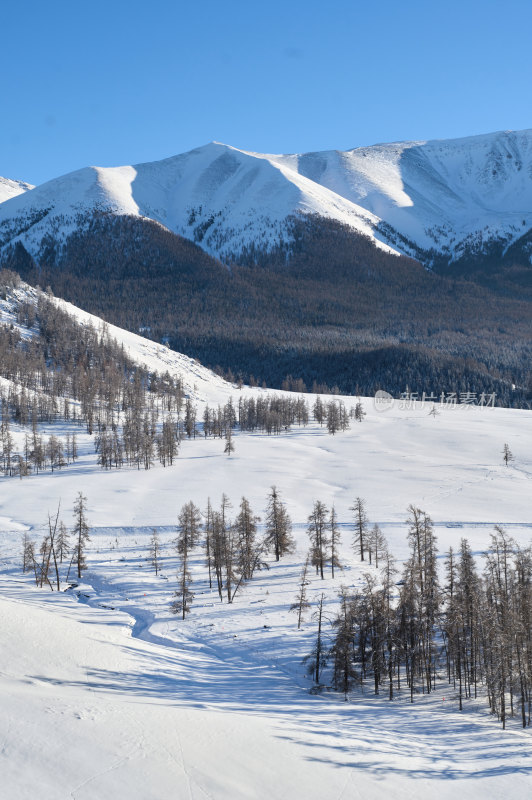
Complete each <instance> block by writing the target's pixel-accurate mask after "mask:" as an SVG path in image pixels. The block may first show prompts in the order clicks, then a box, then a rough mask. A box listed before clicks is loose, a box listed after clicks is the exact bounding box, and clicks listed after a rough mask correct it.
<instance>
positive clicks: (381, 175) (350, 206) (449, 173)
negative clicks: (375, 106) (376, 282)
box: [0, 130, 532, 260]
mask: <svg viewBox="0 0 532 800" xmlns="http://www.w3.org/2000/svg"><path fill="white" fill-rule="evenodd" d="M97 210H99V211H108V212H111V213H114V214H131V215H134V216H141V217H146V218H149V219H152V220H156V221H157V222H159V223H161V224H163V225H164V226H166V227H167V228H168V229H169V230H171V231H173V232H175V233H178V234H180V235H183V236H185V237H187V238H190V239H192V240H194V241H196V242H198V244H200V246H201V247H203V248H204V249H205V250H206V251H207V252H209V253H210V254H212V255H214V256H217V257H219V258H221V259H226V260H227V259H230V257H231V255H232V254H240V253H241V252H242V251H243V250H244V249H245V248H246V247H250V246H255V247H265V248H266V249H268V248H271V247H272V246H274V245H275V244H276V243H278V242H279V239H280V238H283V237H285V238H286V236H287V234H286V220H287V217H288V216H290V215H293V214H298V213H301V214H317V215H319V216H322V217H326V218H330V219H335V220H339V221H341V222H342V223H345V224H347V225H349V226H350V227H351V228H352V229H353V230H355V231H357V232H359V233H362V234H364V235H367V236H370V237H371V238H373V239H374V240H375V242H376V243H377V246H379V247H381V248H384V249H386V250H389V251H400V252H405V253H407V254H415V253H416V247H418V248H423V249H425V250H429V249H431V248H433V249H434V250H436V251H438V252H441V253H444V254H446V255H447V256H449V257H457V256H458V255H459V254H460V253H461V252H462V250H463V248H464V246H465V245H466V244H467V243H469V244H475V245H479V244H480V243H482V242H489V241H490V240H493V239H497V240H499V239H502V240H503V241H504V243H505V246H508V245H509V244H511V242H512V241H514V240H516V239H518V238H519V237H521V236H522V235H523V234H525V233H526V232H527V231H528V230H529V229H530V228H531V227H532V130H525V131H517V132H515V131H504V132H498V133H492V134H485V135H482V136H473V137H467V138H462V139H453V140H434V141H419V142H398V143H392V144H380V145H374V146H371V147H359V148H355V149H353V150H348V151H339V150H333V151H327V152H318V153H306V154H296V155H271V154H269V155H268V154H262V153H254V152H249V151H246V150H239V149H237V148H235V147H231V146H229V145H224V144H220V143H218V142H212V143H211V144H208V145H206V146H204V147H199V148H197V149H195V150H191V151H190V152H188V153H184V154H182V155H178V156H174V157H172V158H168V159H165V160H163V161H156V162H152V163H145V164H137V165H135V166H125V167H113V168H109V167H87V168H85V169H81V170H78V171H76V172H72V173H70V174H68V175H64V176H62V177H59V178H56V179H54V180H52V181H49V182H48V183H45V184H42V185H41V186H38V187H36V188H35V189H33V190H32V191H31V192H26V193H25V194H24V195H22V196H19V197H14V198H11V199H10V200H6V201H5V203H2V205H1V206H0V229H2V230H3V234H4V236H6V235H7V239H9V241H12V242H14V241H16V240H17V239H20V240H21V241H22V242H23V243H24V245H25V246H26V247H27V249H28V250H29V251H30V252H31V253H32V254H33V255H34V256H38V253H39V248H40V244H41V241H42V238H43V236H44V235H45V234H47V233H52V234H53V235H54V236H55V237H56V238H58V239H59V240H60V241H61V240H64V239H65V238H66V237H67V236H68V235H69V233H71V232H72V230H74V229H75V228H77V227H80V226H82V225H83V224H84V221H86V217H87V214H90V213H91V212H93V211H97ZM381 223H385V225H384V226H383V225H381ZM388 226H389V227H388ZM390 228H391V229H393V230H391V229H390ZM401 237H403V238H401ZM7 239H6V240H7Z"/></svg>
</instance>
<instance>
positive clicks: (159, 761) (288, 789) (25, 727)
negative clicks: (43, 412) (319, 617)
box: [0, 287, 532, 800]
mask: <svg viewBox="0 0 532 800" xmlns="http://www.w3.org/2000/svg"><path fill="white" fill-rule="evenodd" d="M23 298H25V299H26V300H30V301H33V298H35V294H34V293H33V292H32V290H28V289H26V288H24V287H22V288H21V289H20V290H19V295H18V300H19V301H20V300H21V299H23ZM54 302H55V303H56V304H57V305H58V306H59V307H61V308H63V309H66V310H68V312H69V313H70V314H72V315H74V316H75V317H76V319H77V320H78V321H79V322H80V323H81V324H83V325H86V324H88V323H89V322H90V323H92V324H93V325H94V326H95V327H96V329H101V323H100V322H99V321H98V320H97V319H95V318H91V317H90V315H88V314H85V313H84V312H81V311H80V310H78V309H75V308H74V307H73V306H69V305H68V304H64V303H62V301H60V300H54ZM2 321H3V322H4V323H7V324H8V325H12V326H13V327H17V326H18V327H19V328H20V330H21V332H22V334H23V335H24V336H25V337H27V338H29V339H31V337H32V336H33V333H32V330H28V329H27V328H25V327H24V326H23V325H20V323H19V322H18V321H17V315H16V313H15V311H14V310H13V306H12V304H11V305H10V301H9V300H8V301H5V302H3V303H2ZM108 333H109V335H110V336H112V337H113V338H114V339H116V341H117V342H118V343H119V344H123V345H124V348H125V350H126V352H127V353H128V355H129V356H130V358H132V359H133V360H134V361H136V362H137V363H141V364H146V365H147V366H148V368H149V369H150V370H151V371H158V372H160V373H162V372H165V371H168V372H169V373H170V374H171V375H174V376H179V377H180V378H181V380H182V382H183V385H184V387H185V389H186V392H187V394H188V395H189V397H191V398H193V400H194V402H195V403H196V404H197V406H198V409H199V414H198V419H201V410H202V409H204V408H205V406H206V405H207V404H208V405H209V406H211V407H212V406H214V405H216V404H225V403H227V401H228V400H229V398H232V399H233V404H234V406H235V407H238V402H239V399H240V398H256V399H257V398H265V397H267V396H268V395H269V394H270V393H269V392H268V390H264V389H259V388H251V387H242V388H241V389H239V388H238V387H237V386H235V385H232V384H229V383H227V382H226V381H223V380H222V379H221V378H219V377H217V376H215V375H213V374H212V373H210V372H209V371H208V370H206V369H205V368H203V367H202V366H201V365H199V364H198V363H197V362H195V361H193V360H192V359H189V358H187V357H186V356H183V355H180V354H177V353H173V352H172V351H170V350H169V349H168V348H166V347H164V346H161V345H158V344H156V343H154V342H150V341H148V340H145V339H142V337H140V336H136V335H135V334H131V333H127V332H124V331H121V330H120V329H118V328H114V327H112V326H108ZM5 387H6V381H5V379H4V382H3V388H4V389H5ZM278 394H279V393H278ZM286 396H287V397H288V396H289V395H288V394H287V395H286ZM292 397H293V395H292ZM306 399H307V400H308V402H309V404H310V405H312V404H313V403H314V401H315V398H314V397H312V396H310V395H309V396H307V397H306ZM326 399H327V398H324V400H326ZM338 399H339V400H342V401H343V402H344V403H345V404H346V406H347V407H348V408H349V407H350V406H352V405H353V404H354V403H355V402H356V398H351V397H345V398H338ZM361 403H362V406H363V410H364V411H365V414H366V415H365V417H363V419H362V420H361V421H360V422H358V421H356V420H354V419H353V420H351V423H350V427H349V429H347V430H344V431H338V432H337V433H336V434H335V435H330V434H329V433H328V432H327V427H326V426H325V425H320V424H319V422H317V421H316V420H315V419H310V420H309V422H308V424H307V425H301V426H298V425H294V426H291V427H290V428H289V429H288V430H286V431H283V432H282V433H280V434H279V435H268V434H267V433H263V432H254V433H251V432H242V431H239V430H238V428H236V429H235V432H234V439H233V442H234V447H235V450H234V452H233V453H232V454H230V455H229V456H228V455H227V454H225V453H224V440H223V439H220V438H218V437H213V436H209V437H207V438H205V437H203V436H202V435H201V426H198V434H197V436H196V438H184V439H183V440H182V442H181V444H180V450H179V455H178V457H177V458H176V459H175V461H174V463H173V465H171V466H167V467H162V466H161V465H159V464H157V463H154V464H153V465H152V466H151V468H150V469H148V470H145V469H137V468H134V467H127V466H124V467H122V468H121V469H110V470H103V469H101V467H100V466H99V464H98V456H97V454H96V453H95V447H94V442H95V437H94V435H89V434H88V433H87V432H86V426H85V424H84V423H82V422H80V421H75V420H70V421H65V420H63V421H56V422H49V423H42V424H40V426H39V430H40V432H41V433H42V434H43V435H45V436H49V435H51V434H54V435H56V436H57V437H60V438H64V437H65V436H66V435H67V433H69V434H71V435H72V434H73V433H76V435H77V440H78V457H77V459H76V460H75V462H74V463H70V464H69V465H68V466H64V467H63V468H61V469H55V470H54V471H53V472H52V471H51V470H50V469H44V470H43V471H40V472H39V473H38V474H30V475H27V476H24V477H20V478H19V477H17V476H13V477H8V476H4V477H2V478H0V640H1V642H2V663H1V665H0V692H1V694H2V703H1V705H0V741H1V742H2V746H1V748H0V759H1V776H2V777H1V780H2V784H1V790H2V796H5V797H6V798H15V797H16V798H26V797H28V798H29V797H31V796H33V795H34V794H35V791H36V789H35V787H36V786H38V787H39V794H40V796H42V797H43V798H50V800H55V798H59V797H72V798H76V800H84V799H85V798H86V799H87V800H88V798H91V800H92V799H94V800H101V798H105V797H110V796H114V797H117V798H124V800H126V798H127V799H128V800H129V798H138V800H145V799H146V798H154V799H155V798H156V799H157V800H166V798H174V797H179V798H181V797H189V798H205V797H210V798H216V799H218V798H226V797H227V798H253V797H256V798H266V797H268V798H269V797H271V798H287V797H290V798H318V797H320V798H321V797H324V796H325V797H331V798H335V800H336V798H338V800H340V798H343V800H345V798H355V797H359V796H364V797H371V798H379V797H385V796H388V795H389V794H390V793H393V794H394V796H397V797H401V798H418V797H419V798H421V797H423V798H447V797H449V798H450V797H452V796H455V795H456V793H457V792H459V793H460V794H463V795H465V796H467V797H471V798H479V799H480V798H498V797H500V796H502V795H508V796H511V797H512V798H514V797H515V798H525V797H528V794H529V787H530V781H531V774H532V753H531V748H530V744H531V740H530V729H529V728H527V729H525V730H523V729H522V728H520V720H519V718H518V715H517V714H516V716H515V717H513V718H509V719H508V725H507V729H506V730H505V731H502V730H501V728H500V725H499V723H498V722H497V720H496V718H495V717H493V716H490V714H489V710H488V707H487V704H486V699H485V697H484V695H482V693H481V694H480V695H479V697H478V699H477V700H474V699H473V698H471V699H466V700H465V701H464V710H463V711H462V712H459V711H458V705H457V689H456V687H453V686H452V685H449V684H448V683H447V680H446V678H445V674H443V673H441V674H439V675H438V679H437V682H436V689H435V691H433V692H431V693H430V694H422V693H420V692H419V693H416V697H415V701H414V703H413V704H412V705H411V704H410V702H409V695H408V692H407V690H406V687H403V689H402V690H398V691H397V693H396V696H395V698H394V700H393V701H389V700H387V699H386V693H385V692H383V693H381V695H379V696H378V697H375V696H373V694H372V692H371V690H370V689H368V687H367V686H365V687H364V688H363V690H362V689H360V688H359V687H357V686H354V687H353V688H352V689H351V690H350V691H349V694H348V699H349V702H345V701H344V698H343V695H342V694H341V693H336V692H333V691H332V690H331V689H325V690H324V691H322V692H321V693H320V694H312V693H310V692H309V690H310V689H311V687H312V685H313V682H312V680H311V678H310V677H309V676H308V675H307V674H306V668H305V665H304V664H303V663H302V658H303V657H304V656H305V655H307V654H308V653H309V652H310V650H311V648H312V645H313V642H314V639H315V635H316V621H315V618H314V612H315V610H316V608H317V603H318V601H319V599H320V597H321V596H322V595H323V597H324V603H325V614H326V620H327V621H326V624H325V630H326V636H327V637H328V640H329V639H331V637H332V634H333V629H332V627H331V625H330V621H331V620H332V619H333V618H334V615H335V614H336V612H337V611H338V607H339V594H340V592H341V589H342V587H344V588H345V590H346V591H347V592H353V591H356V590H357V588H358V587H361V586H362V585H363V583H364V581H365V577H364V576H365V574H368V573H369V574H373V575H377V574H378V573H377V570H375V567H370V566H369V565H368V564H367V561H366V562H364V563H362V562H361V561H360V559H359V558H358V556H357V554H356V550H355V549H354V548H353V546H352V540H353V536H354V532H353V527H354V525H353V513H352V511H351V510H350V507H351V506H352V505H353V502H354V500H355V498H356V497H362V498H364V500H365V502H366V507H367V512H368V516H369V519H370V522H371V523H372V524H373V523H374V522H377V523H379V525H380V527H381V529H382V531H383V533H384V534H385V536H386V538H387V540H388V543H389V546H390V549H391V551H392V552H393V553H394V554H395V555H396V556H397V557H398V559H400V561H403V560H404V559H406V558H407V557H408V547H407V541H406V532H407V525H406V519H407V510H406V509H407V506H408V505H409V504H410V503H414V504H415V505H416V506H419V507H420V508H422V509H424V510H425V511H426V512H427V513H429V514H430V515H431V517H432V518H433V520H434V525H435V532H436V535H437V539H438V548H439V553H440V557H439V559H438V560H439V562H440V571H441V572H443V556H444V554H445V552H446V551H447V550H448V548H449V546H451V545H452V546H453V547H454V548H459V546H460V539H461V538H462V537H467V538H468V540H469V542H470V544H471V547H472V550H473V552H474V553H475V555H476V556H477V557H478V558H479V564H481V563H482V553H483V552H484V550H485V549H486V548H487V546H488V544H489V538H490V533H491V532H492V530H493V526H494V525H495V524H499V525H502V526H503V527H504V528H505V529H506V530H507V532H508V533H509V534H510V535H511V536H512V537H513V538H514V539H515V540H516V542H517V543H518V544H520V545H521V546H522V547H526V546H527V545H528V544H529V543H530V540H531V533H532V519H531V517H530V508H529V497H530V485H531V481H532V459H531V456H530V453H531V452H532V412H531V411H526V410H509V409H503V408H492V407H486V406H485V407H480V406H475V405H469V404H461V405H460V404H458V405H450V404H439V403H437V404H436V405H434V404H432V403H424V404H422V403H411V402H405V403H401V401H396V402H395V403H394V404H393V405H391V406H390V407H388V406H386V407H385V410H383V406H376V404H375V402H374V400H373V399H372V398H362V399H361ZM433 408H435V409H436V411H437V413H431V412H432V410H433ZM10 430H11V435H12V437H13V439H14V441H15V445H16V446H20V447H21V446H22V442H23V438H24V430H25V429H24V427H23V426H21V425H20V424H17V423H12V424H11V429H10ZM505 443H506V444H508V445H509V447H510V448H511V451H512V454H513V460H512V461H510V462H509V463H508V464H505V463H504V461H503V457H502V450H503V445H504V444H505ZM272 485H276V486H277V487H278V489H279V492H280V493H281V496H282V499H283V501H285V503H286V508H287V511H288V513H289V515H290V517H291V518H292V521H293V533H294V538H295V544H296V547H295V550H294V552H293V553H291V554H288V555H286V556H284V557H283V558H282V559H281V560H280V561H279V562H276V561H275V560H274V558H273V557H272V556H271V554H270V555H269V556H268V557H267V559H266V560H267V562H268V565H269V569H268V570H261V571H260V572H258V573H256V574H255V576H254V577H253V579H252V580H250V581H247V582H245V583H244V584H243V585H242V587H241V588H240V589H239V591H238V592H237V593H236V594H235V596H234V600H233V602H232V603H231V604H228V603H221V602H220V599H219V597H218V593H217V592H216V590H215V588H214V587H213V588H212V589H211V588H209V582H208V570H207V566H206V563H205V552H204V548H203V546H198V547H197V548H195V549H194V550H193V551H192V555H191V562H190V571H191V576H192V588H193V591H194V598H193V600H192V607H191V611H190V613H189V614H188V615H187V616H186V619H185V620H181V619H180V617H179V616H176V615H175V614H172V613H171V610H170V604H171V602H172V598H173V596H174V593H175V592H176V589H177V578H176V573H177V572H178V555H177V553H176V550H175V546H174V540H175V537H176V524H177V515H178V513H179V510H180V509H181V507H182V506H183V505H184V504H185V503H187V502H189V501H193V502H194V503H195V504H196V505H197V506H198V507H199V508H200V509H202V510H203V509H205V507H206V503H207V499H208V498H210V500H211V502H212V504H213V506H214V507H217V506H218V504H219V502H220V499H221V497H222V494H224V493H225V494H227V495H228V496H229V499H230V500H231V501H232V504H233V508H232V509H230V514H231V516H232V517H234V516H235V515H236V513H237V510H238V505H239V503H240V499H241V497H242V496H245V497H246V498H247V499H248V500H249V502H250V505H251V508H252V510H253V512H254V513H256V514H258V515H260V516H261V517H262V521H261V523H260V524H259V532H260V531H262V530H263V526H264V519H265V511H266V501H267V497H268V493H269V492H270V489H271V486H272ZM80 491H81V492H83V494H84V495H85V496H86V497H87V498H88V507H87V517H88V521H89V524H90V543H89V544H88V548H87V552H86V558H87V568H86V570H84V573H83V576H82V579H81V580H77V579H74V580H73V578H72V573H71V574H70V577H69V580H68V581H67V580H66V577H67V564H66V562H65V564H64V565H62V566H61V567H60V573H61V580H62V584H61V589H62V591H60V592H57V591H54V592H52V591H50V587H46V586H45V587H44V588H37V587H36V586H35V581H34V580H33V576H32V574H31V572H28V573H26V574H23V572H22V540H23V536H24V533H26V534H28V536H29V537H30V538H32V539H33V540H34V541H35V542H36V544H37V545H38V544H39V541H40V539H41V538H42V537H43V535H46V531H47V528H48V514H50V515H51V516H52V518H53V516H54V515H55V513H56V511H57V509H58V506H59V504H60V516H61V518H62V519H63V520H64V521H65V523H66V524H67V525H71V522H72V508H73V504H74V500H75V498H76V496H77V495H78V493H79V492H80ZM316 500H321V501H322V502H323V503H325V504H326V505H327V507H329V508H330V507H331V506H332V505H334V506H335V509H336V512H337V515H338V521H339V529H340V532H341V542H340V545H339V561H340V564H341V568H338V569H337V570H336V574H335V577H334V579H333V578H332V576H331V574H330V569H329V568H327V570H326V574H325V577H324V579H323V580H322V579H321V578H320V577H318V576H315V575H314V574H313V572H314V570H312V571H311V573H310V574H309V585H308V599H309V602H310V604H311V608H310V609H309V611H308V612H307V613H305V615H304V619H303V623H302V625H301V629H298V627H297V617H296V615H295V614H294V613H291V612H290V610H289V609H290V605H291V603H292V602H293V601H294V596H295V595H296V593H297V590H298V584H299V581H300V573H301V568H302V565H303V563H304V561H305V557H306V553H307V550H308V546H309V539H308V535H307V519H308V516H309V514H310V513H311V511H312V506H313V503H314V502H315V501H316ZM154 530H155V531H156V532H157V534H158V536H159V539H160V543H161V554H160V571H159V573H158V574H157V575H156V574H155V571H154V568H153V565H152V563H151V562H150V555H149V548H150V538H151V536H152V535H153V531H154ZM74 584H75V585H74ZM324 683H325V684H326V685H327V684H329V683H330V672H327V669H326V670H325V671H324Z"/></svg>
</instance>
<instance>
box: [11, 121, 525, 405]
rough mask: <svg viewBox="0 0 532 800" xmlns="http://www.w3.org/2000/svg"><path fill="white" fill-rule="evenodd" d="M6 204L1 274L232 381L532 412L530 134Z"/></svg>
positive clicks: (147, 173)
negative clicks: (13, 274) (456, 395)
mask: <svg viewBox="0 0 532 800" xmlns="http://www.w3.org/2000/svg"><path fill="white" fill-rule="evenodd" d="M2 197H4V198H7V199H4V200H3V202H0V267H1V266H3V267H7V268H9V269H12V270H15V271H17V272H18V273H19V274H20V275H21V277H23V278H24V279H25V280H27V281H28V282H29V283H30V284H32V285H37V284H38V285H40V286H42V287H48V286H49V287H50V288H51V290H52V291H53V292H54V293H55V294H56V295H57V296H59V297H62V298H64V299H65V300H68V301H70V302H72V303H74V304H76V305H77V306H79V307H81V308H83V309H84V310H86V311H88V312H91V313H94V314H97V315H98V316H102V317H104V318H105V319H106V320H107V321H109V322H112V323H114V324H116V325H119V326H120V327H122V328H127V329H128V330H131V331H134V332H137V333H139V332H140V333H142V334H143V335H145V336H148V337H149V338H151V339H153V340H155V341H157V342H165V343H168V344H169V345H170V346H171V347H172V348H173V349H174V350H177V351H179V352H183V353H187V355H189V356H191V357H194V358H198V359H200V360H201V361H202V362H203V363H204V364H205V365H206V366H209V367H211V368H217V367H218V368H219V371H221V373H222V374H224V375H226V376H228V377H231V375H237V376H240V377H242V379H243V380H245V381H249V382H252V383H253V382H256V381H258V382H259V383H262V382H263V381H264V382H265V383H267V384H268V385H269V386H272V387H281V386H284V387H288V388H294V389H296V390H298V391H299V390H302V389H304V387H305V386H306V388H309V389H310V388H311V387H314V389H315V390H316V391H325V390H326V389H327V388H333V387H335V386H337V387H339V389H341V390H342V391H343V392H348V393H359V392H362V393H364V394H372V393H373V392H374V391H376V390H377V389H384V390H386V391H391V392H393V393H399V392H401V391H403V390H405V388H406V387H407V386H408V388H409V389H410V390H412V391H417V392H420V393H421V392H423V391H427V392H436V393H438V394H439V393H441V392H442V391H444V392H451V391H458V392H461V391H472V392H495V393H496V394H497V398H498V402H501V403H502V404H505V405H527V406H529V405H530V404H531V399H532V373H531V368H530V364H531V363H532V331H531V320H532V264H531V253H532V130H531V131H522V132H517V133H515V132H505V133H494V134H488V135H485V136H475V137H470V138H466V139H456V140H450V141H431V142H403V143H396V144H389V145H375V146H373V147H364V148H357V149H355V150H349V151H345V152H341V151H330V152H323V153H307V154H304V155H262V154H259V153H250V152H246V151H243V150H237V149H236V148H234V147H229V146H227V145H222V144H217V143H212V144H209V145H206V146H204V147H200V148H198V149H196V150H191V151H190V152H189V153H185V154H183V155H178V156H175V157H173V158H169V159H165V160H164V161H158V162H153V163H147V164H138V165H136V166H126V167H113V168H103V167H87V168H85V169H81V170H78V171H76V172H72V173H70V174H68V175H64V176H62V177H59V178H56V179H55V180H52V181H48V182H47V183H45V184H42V185H41V186H37V187H35V188H32V187H30V186H28V184H24V183H21V182H17V181H12V180H1V181H0V199H1V198H2ZM228 267H229V268H228Z"/></svg>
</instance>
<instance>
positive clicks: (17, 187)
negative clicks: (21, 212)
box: [0, 175, 34, 203]
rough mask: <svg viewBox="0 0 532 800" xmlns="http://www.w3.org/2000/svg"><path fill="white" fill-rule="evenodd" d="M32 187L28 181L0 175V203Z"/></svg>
mask: <svg viewBox="0 0 532 800" xmlns="http://www.w3.org/2000/svg"><path fill="white" fill-rule="evenodd" d="M33 188H34V187H33V186H32V185H31V184H30V183H25V182H24V181H13V180H11V178H2V176H1V175H0V203H3V202H4V200H9V199H10V198H11V197H16V196H17V195H19V194H23V193H24V192H27V191H29V189H33Z"/></svg>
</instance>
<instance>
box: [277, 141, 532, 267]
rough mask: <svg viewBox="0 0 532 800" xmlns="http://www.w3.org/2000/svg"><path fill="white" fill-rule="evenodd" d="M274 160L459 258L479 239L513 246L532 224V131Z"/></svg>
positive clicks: (420, 244)
mask: <svg viewBox="0 0 532 800" xmlns="http://www.w3.org/2000/svg"><path fill="white" fill-rule="evenodd" d="M275 158H276V161H277V162H278V163H283V164H287V165H289V166H290V167H291V168H292V169H294V170H297V171H298V173H300V174H302V175H305V176H306V177H308V178H310V179H312V180H314V181H316V182H318V183H320V185H323V186H326V187H327V188H329V189H331V190H332V191H335V192H337V193H338V194H339V195H341V196H342V197H345V198H346V199H347V200H350V201H351V202H354V203H356V204H357V205H360V206H362V207H364V208H365V209H367V210H368V211H370V212H371V213H373V214H375V215H376V216H378V217H379V218H380V219H381V220H382V222H383V223H385V226H391V227H392V228H393V229H394V230H395V231H397V232H398V233H399V234H400V236H402V237H405V238H406V239H408V240H410V242H411V243H413V244H415V245H416V246H417V248H421V249H425V250H430V249H435V250H436V251H439V252H440V253H443V254H448V255H449V256H450V257H453V258H457V257H460V255H461V254H462V252H463V250H464V249H465V248H466V247H467V246H468V245H469V246H475V242H474V241H471V240H472V239H474V237H475V236H477V237H480V238H482V239H483V240H484V241H489V240H490V239H497V238H501V239H504V240H505V241H506V242H508V243H509V242H510V241H513V240H515V239H517V238H518V237H520V236H522V235H523V233H524V232H526V231H527V230H529V229H530V227H531V226H532V180H531V178H532V131H531V130H527V131H520V132H513V131H507V132H501V133H494V134H486V135H482V136H473V137H468V138H463V139H453V140H448V141H445V140H442V141H437V140H436V141H428V142H399V143H393V144H382V145H375V146H373V147H361V148H356V149H354V150H349V151H346V152H340V151H330V152H325V153H308V154H305V155H301V156H278V157H275ZM388 236H389V238H390V240H393V238H394V234H393V232H392V231H389V232H388ZM399 241H400V240H399V239H398V242H399ZM476 244H477V245H478V242H477V243H476ZM403 249H404V250H408V249H409V248H408V245H407V244H406V243H405V242H403ZM411 252H415V248H412V250H411Z"/></svg>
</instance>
